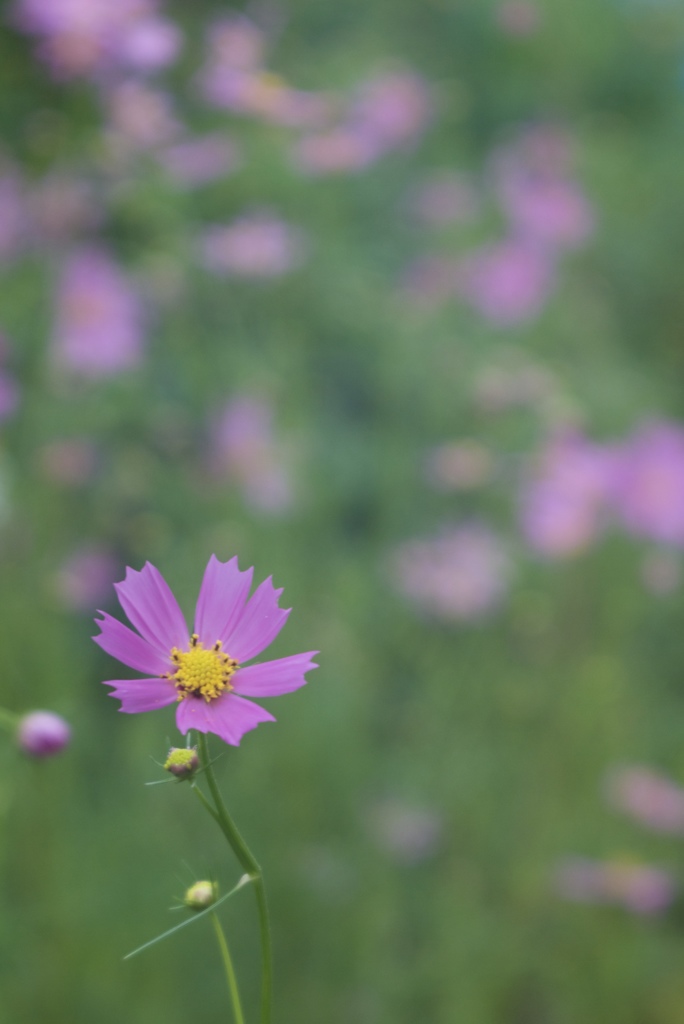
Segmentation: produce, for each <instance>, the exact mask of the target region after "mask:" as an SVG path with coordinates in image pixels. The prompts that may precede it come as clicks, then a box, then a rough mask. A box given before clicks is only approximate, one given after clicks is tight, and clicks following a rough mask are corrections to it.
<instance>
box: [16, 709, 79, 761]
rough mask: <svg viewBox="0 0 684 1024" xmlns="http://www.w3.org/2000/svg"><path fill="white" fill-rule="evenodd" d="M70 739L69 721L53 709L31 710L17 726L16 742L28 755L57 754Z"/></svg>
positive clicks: (45, 755)
mask: <svg viewBox="0 0 684 1024" xmlns="http://www.w3.org/2000/svg"><path fill="white" fill-rule="evenodd" d="M70 739H71V728H70V727H69V723H68V722H65V720H64V719H63V718H62V717H61V716H60V715H56V714H55V713H54V712H53V711H31V712H30V714H28V715H24V717H23V718H21V719H20V720H19V725H18V726H17V743H18V744H19V747H20V748H21V750H23V751H24V753H25V754H28V755H29V757H52V756H53V754H59V752H60V750H63V749H64V747H66V746H67V744H68V742H69V740H70Z"/></svg>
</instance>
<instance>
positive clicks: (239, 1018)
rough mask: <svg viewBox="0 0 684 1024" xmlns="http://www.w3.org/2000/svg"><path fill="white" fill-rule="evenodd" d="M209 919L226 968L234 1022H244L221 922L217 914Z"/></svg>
mask: <svg viewBox="0 0 684 1024" xmlns="http://www.w3.org/2000/svg"><path fill="white" fill-rule="evenodd" d="M211 921H212V924H213V926H214V931H215V932H216V938H217V940H218V944H219V949H220V950H221V959H222V960H223V966H224V967H225V969H226V979H227V981H228V991H229V992H230V999H231V1002H232V1004H233V1013H234V1015H235V1024H245V1018H244V1017H243V1015H242V1005H241V1003H240V992H239V990H238V983H237V978H236V976H235V968H234V967H233V960H232V958H231V955H230V950H229V949H228V942H227V941H226V936H225V935H224V933H223V928H222V927H221V922H220V921H219V919H218V914H212V915H211Z"/></svg>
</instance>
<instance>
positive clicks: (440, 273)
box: [401, 256, 462, 310]
mask: <svg viewBox="0 0 684 1024" xmlns="http://www.w3.org/2000/svg"><path fill="white" fill-rule="evenodd" d="M461 282H462V273H461V266H460V264H459V263H458V262H457V261H456V260H455V259H449V258H448V257H446V256H419V257H418V259H416V260H414V262H413V263H411V264H410V265H409V266H408V267H407V268H406V270H405V271H404V275H403V281H402V282H401V292H402V294H403V295H404V296H405V297H406V298H407V299H408V300H409V301H410V302H412V303H415V304H416V305H417V306H422V307H424V308H426V309H428V310H430V309H433V308H435V307H440V306H441V305H442V304H443V303H445V302H448V301H449V300H450V299H452V298H453V297H454V296H455V295H457V294H458V292H459V289H460V287H461Z"/></svg>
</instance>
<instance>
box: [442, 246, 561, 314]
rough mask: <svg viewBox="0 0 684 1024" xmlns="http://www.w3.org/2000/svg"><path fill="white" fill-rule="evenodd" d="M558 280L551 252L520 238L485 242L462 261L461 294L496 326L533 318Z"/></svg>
mask: <svg viewBox="0 0 684 1024" xmlns="http://www.w3.org/2000/svg"><path fill="white" fill-rule="evenodd" d="M554 284H555V264H554V261H553V260H552V259H551V258H550V256H549V254H548V253H546V252H545V251H544V250H543V249H541V248H539V247H538V246H535V245H530V244H528V243H526V242H524V241H522V240H519V239H513V238H510V239H505V240H504V241H501V242H495V243H493V244H490V245H486V246H483V247H482V248H481V249H478V250H475V251H474V252H471V253H470V254H468V255H467V256H466V257H464V259H463V261H462V262H461V294H462V295H463V297H464V298H465V299H467V300H468V301H469V302H470V304H471V305H472V306H473V307H474V308H475V309H476V310H477V311H478V313H480V314H481V315H482V316H483V317H484V318H485V319H486V320H489V321H490V323H492V324H493V325H494V326H496V327H512V326H515V325H516V324H520V323H526V322H527V321H529V320H533V319H534V318H535V317H536V316H538V315H539V313H540V312H541V310H542V308H543V306H544V304H545V302H546V301H547V299H548V298H549V296H550V294H551V291H552V289H553V287H554Z"/></svg>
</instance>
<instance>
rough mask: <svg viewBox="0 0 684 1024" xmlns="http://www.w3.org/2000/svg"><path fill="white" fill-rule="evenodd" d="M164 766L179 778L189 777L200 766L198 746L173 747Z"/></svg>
mask: <svg viewBox="0 0 684 1024" xmlns="http://www.w3.org/2000/svg"><path fill="white" fill-rule="evenodd" d="M164 768H165V769H166V771H167V772H171V774H172V775H175V776H176V778H177V779H189V778H190V776H191V775H194V774H195V772H196V771H197V769H198V768H199V758H198V756H197V749H196V747H171V749H170V750H169V756H168V757H167V758H166V761H164Z"/></svg>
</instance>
